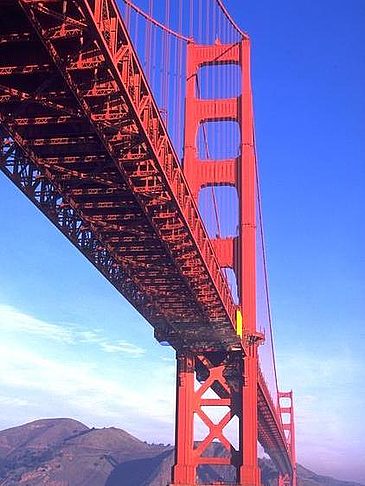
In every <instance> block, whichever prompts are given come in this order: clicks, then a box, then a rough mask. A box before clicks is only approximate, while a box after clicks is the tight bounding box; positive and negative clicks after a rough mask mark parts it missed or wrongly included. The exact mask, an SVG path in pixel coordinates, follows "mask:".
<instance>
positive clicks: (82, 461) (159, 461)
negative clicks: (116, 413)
mask: <svg viewBox="0 0 365 486" xmlns="http://www.w3.org/2000/svg"><path fill="white" fill-rule="evenodd" d="M172 463H173V448H172V447H167V446H163V445H154V444H147V443H145V442H142V441H140V440H139V439H136V438H135V437H133V436H132V435H130V434H128V433H127V432H125V431H124V430H121V429H117V428H114V427H111V428H104V429H90V428H89V427H87V426H86V425H84V424H82V423H81V422H78V421H76V420H71V419H45V420H37V421H35V422H31V423H29V424H25V425H21V426H19V427H13V428H11V429H7V430H3V431H1V432H0V484H1V486H15V485H18V486H43V485H44V486H166V485H167V484H168V482H169V480H170V471H171V466H172ZM260 467H261V470H262V476H263V479H264V482H265V483H266V484H267V485H270V486H274V485H276V482H275V480H274V478H275V471H274V468H273V465H272V463H271V462H270V461H269V460H262V461H261V463H260ZM202 475H203V476H204V479H205V480H207V481H214V480H217V479H219V475H218V474H217V472H216V471H215V470H214V468H212V467H206V468H205V470H204V471H203V472H202ZM298 476H299V478H298V486H361V485H359V484H356V483H350V482H344V481H338V480H335V479H332V478H328V477H324V476H319V475H317V474H315V473H313V472H312V471H309V470H308V469H305V468H303V467H301V466H298ZM201 479H202V478H201ZM225 479H228V477H227V478H225Z"/></svg>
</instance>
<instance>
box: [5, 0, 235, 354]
mask: <svg viewBox="0 0 365 486" xmlns="http://www.w3.org/2000/svg"><path fill="white" fill-rule="evenodd" d="M98 4H99V2H92V1H91V0H90V1H89V2H87V1H84V2H77V1H75V2H73V1H68V2H67V9H66V11H65V12H64V11H63V5H64V2H62V1H57V0H56V1H55V0H48V1H47V0H45V1H43V2H37V1H32V0H31V1H29V0H22V1H19V2H18V1H16V0H6V1H5V2H2V15H1V19H0V22H1V39H0V121H1V124H2V126H3V127H5V128H6V130H7V132H8V133H9V134H10V135H11V137H12V138H13V140H15V141H16V143H17V144H18V145H19V146H20V147H21V148H22V149H23V151H24V153H25V154H26V155H27V157H28V158H29V160H31V161H32V163H33V164H34V166H35V167H36V169H37V171H39V175H41V176H42V177H44V178H45V179H46V180H47V181H48V182H49V184H50V185H51V186H52V191H53V192H54V193H57V194H58V195H59V196H58V201H59V204H58V205H56V207H54V208H53V209H52V211H53V212H54V211H57V212H62V210H63V209H64V208H67V207H68V208H71V209H72V213H73V217H77V218H78V219H79V220H80V221H82V231H84V232H89V233H92V238H93V240H95V241H97V242H98V244H97V245H96V247H97V248H98V250H97V251H98V252H99V253H100V249H101V248H102V249H103V250H104V253H105V254H106V255H108V258H109V259H110V265H111V267H112V268H113V270H112V269H109V270H108V271H107V272H105V262H103V263H102V266H103V269H102V270H104V272H103V273H104V274H106V275H107V277H108V278H109V280H111V282H112V283H113V284H114V285H116V286H117V287H118V288H119V290H120V291H121V292H122V293H123V295H124V296H125V297H126V298H127V299H128V300H129V301H130V302H131V303H132V304H133V305H134V306H135V307H136V308H137V309H138V311H139V312H141V313H142V314H143V315H144V316H145V317H146V319H147V320H148V321H149V322H150V323H151V324H152V325H153V326H154V328H155V329H156V334H157V337H158V338H160V339H166V340H167V341H169V342H170V343H171V344H172V345H173V346H174V347H176V348H179V347H183V346H188V347H189V348H190V349H192V348H193V347H195V346H196V347H197V348H199V349H204V348H208V349H225V348H232V347H240V342H239V338H238V337H237V336H236V332H235V306H234V304H233V301H232V298H231V296H230V291H229V288H228V285H227V283H226V281H225V279H224V277H223V276H222V274H221V271H220V268H219V265H218V262H217V260H216V257H215V254H214V252H213V249H212V246H211V243H210V240H209V238H208V236H207V234H206V232H205V229H204V226H203V223H202V221H201V219H200V217H199V215H198V211H197V208H196V206H195V204H194V201H193V198H192V196H191V194H190V191H189V189H188V186H187V184H186V182H185V179H184V176H183V174H182V171H181V168H180V166H179V163H178V160H177V157H176V154H175V152H174V150H173V147H172V145H171V142H170V140H169V138H168V136H167V133H166V131H165V128H164V126H163V123H162V119H161V117H160V113H159V111H158V109H157V106H156V104H155V102H154V100H153V97H152V94H151V93H150V91H149V87H148V85H147V82H146V80H145V79H144V75H143V72H142V69H141V68H140V66H139V63H138V60H137V58H136V55H135V52H134V49H133V47H132V45H131V43H130V40H129V38H128V34H127V32H126V30H125V27H124V25H123V23H122V21H121V18H120V16H119V14H118V12H117V10H116V7H114V4H113V2H109V9H108V12H104V11H103V12H100V11H98ZM113 8H114V10H113ZM48 190H49V188H48ZM43 199H44V198H43ZM47 204H48V205H49V201H48V202H47V203H44V204H40V206H41V209H42V210H43V211H45V212H46V213H47V212H48V209H47ZM51 216H52V215H51ZM69 217H71V216H70V215H69ZM80 231H81V230H80ZM79 239H81V236H80V237H79ZM87 256H88V257H89V258H90V259H91V260H92V261H93V263H94V264H96V266H98V267H100V262H98V259H99V260H100V257H96V256H95V257H93V256H92V255H90V249H89V250H88V255H87ZM117 270H119V273H122V274H123V283H122V279H121V278H118V279H115V274H116V273H118V271H117Z"/></svg>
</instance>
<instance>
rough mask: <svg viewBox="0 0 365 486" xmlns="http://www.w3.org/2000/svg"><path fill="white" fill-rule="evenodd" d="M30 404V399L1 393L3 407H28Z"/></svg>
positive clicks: (0, 400) (0, 402)
mask: <svg viewBox="0 0 365 486" xmlns="http://www.w3.org/2000/svg"><path fill="white" fill-rule="evenodd" d="M28 405H29V401H28V400H24V399H22V398H15V397H7V396H1V395H0V406H1V407H27V406H28Z"/></svg>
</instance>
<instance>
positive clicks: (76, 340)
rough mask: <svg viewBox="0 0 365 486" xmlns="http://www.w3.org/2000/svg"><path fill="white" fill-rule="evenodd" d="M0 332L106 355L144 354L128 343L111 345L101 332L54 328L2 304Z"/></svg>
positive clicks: (52, 324) (66, 327) (57, 325)
mask: <svg viewBox="0 0 365 486" xmlns="http://www.w3.org/2000/svg"><path fill="white" fill-rule="evenodd" d="M0 330H1V331H2V332H8V333H17V334H19V333H22V334H28V335H32V336H35V337H37V338H40V339H45V340H49V341H54V342H58V343H63V344H69V345H77V344H80V343H87V344H93V345H95V346H97V347H98V348H99V349H100V350H101V351H103V352H106V353H120V354H126V355H128V356H129V357H134V358H138V357H141V356H143V355H144V353H145V350H144V349H143V348H141V347H139V346H136V345H135V344H133V343H129V342H127V341H124V340H122V341H117V342H114V341H110V340H108V339H107V338H106V337H105V336H104V335H103V334H102V332H101V331H100V330H99V329H82V328H80V327H77V326H75V325H72V324H62V325H61V324H54V323H49V322H45V321H44V320H41V319H38V318H35V317H33V316H31V315H29V314H25V313H24V312H21V311H19V310H18V309H15V308H14V307H11V306H8V305H3V304H0Z"/></svg>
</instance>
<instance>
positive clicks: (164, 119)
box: [0, 0, 296, 486]
mask: <svg viewBox="0 0 365 486" xmlns="http://www.w3.org/2000/svg"><path fill="white" fill-rule="evenodd" d="M0 7H1V16H0V135H1V137H0V140H1V142H0V143H1V145H0V147H1V152H0V168H1V170H2V171H3V172H4V174H5V175H6V176H7V177H8V178H9V179H10V180H11V181H12V182H13V183H14V184H15V185H16V186H17V187H18V188H19V189H20V190H21V191H22V192H23V193H24V194H25V195H26V196H27V197H28V198H29V199H30V200H31V201H32V202H33V203H34V204H35V205H36V206H37V207H38V208H39V209H40V210H41V211H42V212H43V213H44V214H45V215H46V216H47V217H48V218H49V220H50V221H51V222H52V223H53V224H54V225H55V226H56V227H57V228H58V229H59V230H60V231H61V232H62V233H63V234H64V235H65V236H66V237H67V238H68V239H69V240H70V241H71V242H72V243H73V244H74V245H75V246H76V247H77V248H78V249H79V250H80V251H81V252H82V253H83V254H84V255H85V256H86V258H88V259H89V260H90V262H91V263H93V265H95V267H96V268H97V269H98V270H99V271H100V272H101V273H102V274H103V275H104V276H105V277H106V278H107V279H108V280H109V281H110V282H111V283H112V284H113V285H114V287H115V288H116V289H117V290H118V291H119V292H120V293H121V294H122V295H123V296H124V297H125V298H126V299H127V300H128V301H129V302H130V303H131V304H132V305H133V306H134V307H135V308H136V309H137V310H138V311H139V312H140V313H141V314H142V315H143V316H144V317H145V318H146V320H147V321H148V322H149V323H150V324H151V325H152V326H153V328H154V333H155V337H156V339H157V340H158V341H160V342H161V343H168V344H169V345H171V346H172V347H173V348H174V349H175V350H176V357H177V379H176V394H177V403H176V458H175V465H174V467H173V470H172V484H173V485H181V486H182V485H184V486H193V485H195V484H197V474H198V472H199V470H200V469H201V468H202V467H204V465H210V466H214V467H215V469H216V470H217V471H218V474H221V476H220V477H221V478H226V477H227V471H229V474H230V477H232V478H234V479H232V481H233V482H232V481H231V482H229V483H227V482H224V480H223V479H222V481H221V482H220V483H219V484H235V485H239V486H258V485H259V484H261V478H260V472H259V467H258V443H260V444H261V446H262V447H263V449H264V451H265V452H266V453H267V454H268V455H269V456H270V458H271V459H272V461H273V463H274V464H275V466H276V468H277V470H278V483H279V485H280V486H284V485H292V486H295V485H296V458H295V435H294V413H293V398H292V393H291V392H280V391H279V390H278V384H277V376H276V367H275V357H274V345H273V340H272V323H271V313H270V301H269V294H268V283H267V269H266V260H265V248H264V232H263V221H262V212H261V202H260V191H259V178H258V168H257V155H256V147H255V133H254V116H253V104H252V90H251V77H250V40H249V37H248V35H247V34H246V33H245V32H243V31H242V30H241V29H240V28H239V26H238V25H237V24H236V22H235V21H234V19H233V18H232V17H231V16H230V14H229V12H228V11H227V9H226V7H225V5H224V4H223V2H222V1H221V0H188V1H186V0H184V1H183V0H163V1H158V2H157V1H153V0H145V1H142V0H140V1H135V2H132V1H131V0H120V1H119V3H117V2H116V1H115V0H1V2H0ZM202 431H203V432H202ZM199 434H200V435H199ZM198 436H199V440H198ZM216 442H218V443H220V444H221V450H222V449H223V451H224V452H223V453H222V452H221V451H220V453H217V448H215V447H213V446H214V443H216ZM229 474H228V475H229Z"/></svg>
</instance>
